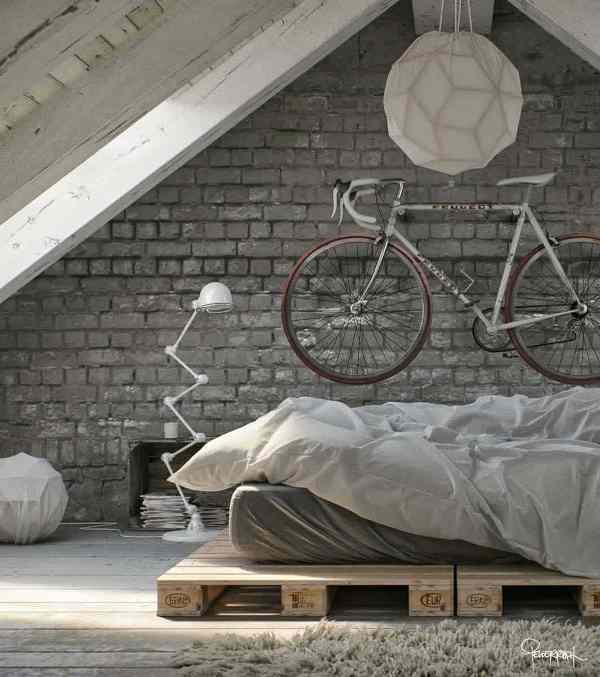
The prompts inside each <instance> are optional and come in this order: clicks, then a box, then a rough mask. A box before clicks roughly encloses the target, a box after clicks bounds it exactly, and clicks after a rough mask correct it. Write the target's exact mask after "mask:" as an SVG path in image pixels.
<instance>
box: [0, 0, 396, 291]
mask: <svg viewBox="0 0 600 677" xmlns="http://www.w3.org/2000/svg"><path fill="white" fill-rule="evenodd" d="M395 2H396V0H304V1H303V2H302V3H301V4H299V5H298V6H297V7H296V8H294V9H293V10H292V11H290V12H289V13H288V14H287V15H286V16H285V17H283V18H282V19H280V20H278V21H277V22H275V23H273V24H271V25H270V26H268V27H267V28H265V30H264V31H261V32H259V33H257V34H256V35H255V37H253V38H252V39H251V40H249V41H247V42H246V44H245V45H244V46H243V47H241V48H240V49H238V50H237V51H235V52H233V53H232V54H230V55H229V56H228V57H227V58H226V59H224V60H223V61H221V63H220V64H219V65H218V66H217V67H215V68H213V69H211V70H209V71H208V72H206V73H205V74H203V75H201V76H199V77H197V78H195V79H194V80H192V81H191V82H190V83H189V84H188V85H186V86H184V87H182V88H181V89H180V90H179V91H177V92H176V93H175V94H174V95H173V96H171V97H170V98H169V99H167V100H166V101H164V102H163V103H161V104H159V105H158V106H156V107H155V108H154V109H153V110H151V111H150V112H149V113H147V114H145V115H144V116H142V117H141V118H140V119H138V120H137V121H136V122H135V123H133V124H132V125H131V126H130V127H129V128H128V129H127V130H125V131H124V132H122V133H121V134H119V135H118V136H116V137H115V138H113V139H112V140H111V141H110V142H108V143H107V144H106V145H105V146H104V147H102V148H101V149H99V150H97V151H96V152H95V153H94V154H93V155H92V156H91V157H89V158H88V159H87V160H86V161H84V162H83V163H82V164H81V165H79V166H78V167H77V168H75V169H73V170H72V171H71V172H70V173H69V174H67V175H66V176H64V177H63V178H62V179H60V180H59V181H58V182H57V183H56V184H54V185H53V186H51V187H50V188H48V189H47V190H45V191H44V192H43V193H42V194H41V195H39V196H38V197H37V198H35V199H34V200H33V201H32V202H31V203H30V204H28V205H27V206H26V207H24V208H23V209H20V210H19V211H18V212H17V213H16V214H14V215H13V216H12V217H10V218H9V219H8V220H7V221H5V222H4V223H2V225H0V251H2V266H0V302H1V301H3V300H4V299H6V298H7V297H8V296H10V295H11V294H13V293H14V292H15V291H17V290H18V289H19V288H20V287H22V286H23V285H24V284H26V283H27V282H28V281H30V280H32V279H33V278H34V277H36V276H37V275H38V274H39V273H41V272H42V271H43V270H44V269H45V268H46V267H47V266H49V265H51V264H52V263H54V262H55V261H57V260H58V259H60V258H61V257H62V256H63V255H64V254H65V253H66V252H68V251H69V250H70V249H72V248H73V247H74V246H76V245H77V244H79V243H80V242H82V241H83V240H85V238H87V237H88V236H89V235H91V234H92V233H93V232H94V231H95V230H97V229H98V228H99V227H101V226H102V225H103V224H105V223H106V222H107V221H108V220H109V219H111V218H112V217H113V216H115V215H116V214H118V213H119V212H120V211H122V210H123V209H124V208H125V207H127V206H128V205H129V204H131V203H132V202H134V201H135V200H136V199H137V198H138V197H140V196H141V195H143V194H144V193H145V192H146V191H148V190H149V189H150V188H152V187H153V186H154V185H156V184H157V183H159V182H160V181H161V180H163V179H164V178H166V177H167V176H169V175H170V174H171V173H172V172H173V171H174V170H175V169H177V168H178V167H180V166H181V165H183V164H185V162H187V161H188V160H189V159H190V158H192V157H194V155H196V154H197V153H198V152H200V151H201V150H203V149H204V148H206V147H207V146H208V145H210V144H211V143H212V142H213V141H215V140H216V139H218V138H219V137H220V136H221V135H222V134H224V133H225V132H226V131H228V130H229V129H230V128H231V127H233V126H234V125H235V124H236V123H238V122H239V121H240V120H242V119H243V118H245V117H246V116H247V115H248V114H250V113H251V112H252V111H254V110H255V109H256V108H258V107H259V106H260V105H261V104H262V103H264V102H265V101H267V100H268V99H270V98H271V97H272V96H273V95H274V94H276V93H277V92H278V91H279V90H280V89H281V88H282V87H285V85H287V84H288V83H290V82H292V81H293V80H294V79H295V78H297V77H298V76H299V75H301V74H302V73H303V72H304V71H306V70H307V69H309V68H310V67H311V66H312V65H314V64H315V63H316V62H317V61H319V60H320V59H322V58H323V57H324V56H325V55H327V54H329V53H330V52H331V51H332V50H333V49H335V48H336V47H338V46H339V45H340V44H342V43H343V42H344V41H345V40H347V39H348V38H349V37H350V36H351V35H353V34H354V33H356V32H357V31H358V30H360V29H361V28H363V27H364V26H365V25H367V24H368V23H370V22H371V21H372V20H373V19H374V18H375V17H376V16H378V15H379V14H381V13H382V12H384V11H385V10H386V9H388V8H389V7H390V6H392V5H393V4H394V3H395Z"/></svg>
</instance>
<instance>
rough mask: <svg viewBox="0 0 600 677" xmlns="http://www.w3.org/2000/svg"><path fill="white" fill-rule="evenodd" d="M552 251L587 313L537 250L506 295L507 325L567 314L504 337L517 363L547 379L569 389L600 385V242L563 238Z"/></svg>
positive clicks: (594, 238) (517, 271)
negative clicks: (540, 317) (508, 337)
mask: <svg viewBox="0 0 600 677" xmlns="http://www.w3.org/2000/svg"><path fill="white" fill-rule="evenodd" d="M553 251H554V253H555V254H556V256H557V258H558V260H559V261H560V263H561V265H562V267H563V269H564V271H565V273H566V275H567V277H568V278H569V280H570V281H571V284H572V285H573V287H574V289H575V291H576V292H577V295H578V296H579V299H580V300H581V301H582V302H583V303H584V304H585V305H586V310H585V311H583V312H582V311H580V310H578V308H577V303H575V302H573V300H572V299H571V297H570V296H569V293H568V291H567V289H566V287H565V286H564V284H563V283H562V282H561V280H560V278H559V277H558V274H557V272H556V270H555V269H554V267H553V265H552V263H551V261H550V258H549V256H548V252H547V251H546V249H545V248H544V247H543V246H542V245H540V246H539V247H536V248H535V249H533V250H532V251H531V252H529V253H528V254H526V255H525V256H524V257H523V259H522V260H521V261H520V263H519V264H518V266H517V268H516V269H515V271H514V273H513V276H512V278H511V281H510V283H509V286H508V288H507V290H506V302H505V318H506V321H507V322H515V321H518V320H520V319H525V318H527V317H532V316H535V315H540V316H543V315H551V314H553V313H564V312H566V314H563V315H559V316H558V317H549V318H547V319H542V320H540V321H537V322H535V323H534V324H530V325H526V326H523V327H516V328H514V329H510V330H508V334H509V336H510V338H511V339H512V342H513V345H514V347H515V349H516V350H517V352H518V353H519V355H520V356H521V358H522V359H523V360H524V361H525V362H527V364H529V365H530V366H531V367H533V368H534V369H535V370H537V371H538V372H540V373H541V374H543V375H544V376H546V377H547V378H549V379H552V380H554V381H559V382H560V383H568V384H571V385H590V384H592V383H598V382H600V237H597V236H596V235H592V234H587V233H582V234H573V235H563V236H561V237H559V238H557V242H556V245H555V246H553ZM569 311H570V312H569Z"/></svg>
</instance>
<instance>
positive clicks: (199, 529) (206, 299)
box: [161, 282, 233, 542]
mask: <svg viewBox="0 0 600 677" xmlns="http://www.w3.org/2000/svg"><path fill="white" fill-rule="evenodd" d="M192 305H193V308H194V312H193V313H192V316H191V317H190V319H189V320H188V321H187V323H186V325H185V327H184V328H183V329H182V330H181V333H180V334H179V336H178V338H177V340H176V341H175V343H174V344H173V345H171V346H167V347H166V348H165V353H166V354H167V355H168V356H169V357H172V358H173V359H174V360H175V361H176V362H178V363H179V364H180V365H181V366H182V367H183V368H184V369H185V370H186V371H187V372H188V373H189V374H190V375H191V376H192V378H193V379H194V383H193V384H192V385H191V386H189V388H186V389H185V390H183V391H182V392H181V393H179V395H177V396H176V397H165V398H164V399H163V402H164V404H165V406H166V407H168V408H169V409H170V410H171V411H172V412H173V414H175V416H176V417H177V418H178V419H179V421H181V423H182V424H183V425H184V426H185V428H187V430H188V432H189V433H190V435H191V436H192V441H191V442H188V443H187V444H185V445H184V446H183V447H181V449H178V450H177V451H174V452H173V453H168V452H165V453H164V454H162V456H161V460H162V462H163V463H164V464H165V465H166V466H167V470H168V471H169V474H170V475H172V474H173V469H172V467H171V461H172V460H173V459H174V458H175V457H177V456H179V454H181V453H183V452H184V451H187V450H188V449H190V448H191V447H193V446H194V445H195V444H197V443H198V442H204V441H205V440H206V435H205V434H204V433H200V432H197V431H196V430H194V429H193V428H192V426H191V425H190V424H189V423H188V422H187V421H186V420H185V418H184V417H183V416H182V414H181V413H180V412H179V411H178V410H177V408H176V405H177V403H178V402H179V401H180V400H182V399H183V398H184V397H185V396H186V395H189V393H191V392H192V391H194V390H195V389H196V388H198V387H199V386H202V385H206V384H207V383H208V376H207V375H206V374H198V373H197V372H195V371H194V370H193V369H192V368H191V367H190V366H189V365H187V364H186V363H185V362H184V361H183V360H182V359H181V358H180V357H179V356H178V355H177V348H178V347H179V344H180V343H181V341H182V340H183V337H184V336H185V335H186V334H187V332H188V330H189V328H190V327H191V326H192V323H193V322H194V320H195V319H196V315H198V313H201V312H205V313H227V312H229V311H230V310H231V309H232V308H233V301H232V299H231V292H230V291H229V289H228V288H227V287H226V286H225V285H224V284H221V283H220V282H209V283H208V284H207V285H205V286H204V287H203V288H202V291H201V292H200V296H199V297H198V298H197V299H196V300H195V301H194V302H193V304H192ZM174 484H175V487H176V488H177V491H178V492H179V495H180V496H181V500H182V501H183V505H184V506H185V510H186V512H187V514H188V515H189V516H190V521H189V524H188V526H187V528H186V529H180V530H178V531H168V532H166V533H165V534H163V539H164V540H165V541H189V542H203V541H208V540H209V539H210V538H212V537H213V535H214V533H215V532H216V530H215V529H206V528H205V527H204V525H203V524H202V520H201V519H200V512H199V510H198V507H197V506H195V505H192V504H191V503H190V502H189V501H188V500H187V498H186V497H185V494H184V493H183V491H182V490H181V487H180V486H179V485H178V484H176V483H174Z"/></svg>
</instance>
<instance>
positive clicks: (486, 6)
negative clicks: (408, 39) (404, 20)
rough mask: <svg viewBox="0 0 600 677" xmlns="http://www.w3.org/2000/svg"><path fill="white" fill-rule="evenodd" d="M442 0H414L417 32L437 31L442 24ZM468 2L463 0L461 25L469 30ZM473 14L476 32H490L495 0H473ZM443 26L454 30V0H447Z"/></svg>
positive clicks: (413, 6)
mask: <svg viewBox="0 0 600 677" xmlns="http://www.w3.org/2000/svg"><path fill="white" fill-rule="evenodd" d="M441 7H442V0H412V8H413V16H414V19H415V33H417V34H418V35H420V34H421V33H427V32H428V31H437V30H438V28H439V25H440V10H441ZM467 8H468V2H467V0H462V12H461V27H462V30H468V26H469V18H468V17H469V13H468V9H467ZM471 16H472V18H473V30H474V31H475V32H476V33H483V34H486V33H490V32H491V31H492V20H493V17H494V0H471ZM442 28H443V30H445V31H452V30H454V0H445V2H444V17H443V24H442Z"/></svg>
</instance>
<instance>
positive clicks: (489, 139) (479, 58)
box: [383, 0, 523, 175]
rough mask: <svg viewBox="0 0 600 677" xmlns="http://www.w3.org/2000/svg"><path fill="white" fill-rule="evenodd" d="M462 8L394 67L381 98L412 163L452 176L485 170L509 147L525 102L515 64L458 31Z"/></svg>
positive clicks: (483, 42) (416, 43) (473, 35)
mask: <svg viewBox="0 0 600 677" xmlns="http://www.w3.org/2000/svg"><path fill="white" fill-rule="evenodd" d="M461 4H462V0H455V30H454V32H451V33H448V32H442V31H441V19H442V14H440V30H439V31H431V32H429V33H425V34H424V35H422V36H421V37H419V38H417V39H416V40H415V41H414V42H413V43H412V45H411V46H410V47H409V48H408V49H407V50H406V52H404V54H403V55H402V56H401V57H400V59H398V61H396V62H395V63H394V65H393V66H392V68H391V70H390V73H389V75H388V78H387V82H386V86H385V93H384V98H383V103H384V109H385V113H386V117H387V122H388V133H389V135H390V137H391V138H392V140H393V141H394V142H395V143H396V144H397V145H398V146H399V147H400V148H401V149H402V150H403V151H404V152H405V153H406V154H407V155H408V157H409V158H410V159H411V160H412V162H413V163H414V164H416V165H419V166H421V167H427V168H429V169H434V170H437V171H439V172H444V173H446V174H451V175H454V174H458V173H459V172H464V171H466V170H468V169H477V168H480V167H485V166H486V165H487V164H488V163H489V162H490V160H491V159H492V158H493V157H494V156H495V155H497V154H498V153H499V152H500V151H501V150H502V149H503V148H506V146H509V145H510V144H511V143H513V142H514V140H515V138H516V136H517V129H518V126H519V119H520V116H521V108H522V105H523V95H522V93H521V80H520V78H519V72H518V70H517V69H516V68H515V67H514V66H513V64H512V63H511V62H510V61H509V60H508V59H507V58H506V56H504V54H503V53H502V52H501V51H500V50H499V49H498V48H497V47H496V46H495V45H494V44H493V43H492V42H490V41H489V40H488V39H487V38H485V37H484V36H483V35H479V34H478V33H473V31H472V26H471V30H470V31H460V30H459V26H460V10H461ZM469 10H470V6H469ZM442 12H443V5H442ZM469 19H470V11H469Z"/></svg>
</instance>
